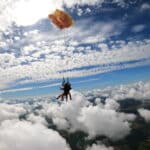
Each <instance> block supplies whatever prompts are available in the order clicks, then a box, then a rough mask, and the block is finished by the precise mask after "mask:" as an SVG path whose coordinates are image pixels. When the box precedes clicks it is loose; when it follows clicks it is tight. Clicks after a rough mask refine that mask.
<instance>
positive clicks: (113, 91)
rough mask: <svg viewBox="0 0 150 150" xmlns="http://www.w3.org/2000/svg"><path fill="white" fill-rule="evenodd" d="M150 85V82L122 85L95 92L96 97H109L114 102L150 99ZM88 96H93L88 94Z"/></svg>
mask: <svg viewBox="0 0 150 150" xmlns="http://www.w3.org/2000/svg"><path fill="white" fill-rule="evenodd" d="M149 89H150V83H149V82H142V81H139V82H136V83H132V84H126V85H120V86H115V87H107V88H105V89H97V90H94V91H93V93H94V95H97V96H98V97H103V96H104V97H107V98H110V99H113V100H123V99H126V98H134V99H137V100H143V99H149V97H150V92H149ZM86 94H91V95H93V94H92V92H90V91H89V92H87V93H86Z"/></svg>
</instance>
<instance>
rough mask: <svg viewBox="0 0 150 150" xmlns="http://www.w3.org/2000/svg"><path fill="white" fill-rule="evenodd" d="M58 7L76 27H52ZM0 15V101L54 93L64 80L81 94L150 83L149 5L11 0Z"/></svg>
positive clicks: (144, 0)
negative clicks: (8, 98) (115, 86)
mask: <svg viewBox="0 0 150 150" xmlns="http://www.w3.org/2000/svg"><path fill="white" fill-rule="evenodd" d="M56 8H59V9H63V10H65V11H67V12H68V13H70V15H72V17H73V18H74V21H75V23H74V26H72V27H70V28H68V29H65V30H59V29H58V28H57V27H55V26H54V25H53V24H52V23H51V21H50V20H49V19H48V18H47V16H48V14H49V13H52V12H53V11H54V10H55V9H56ZM0 10H3V11H1V12H0V21H1V22H2V24H1V25H0V72H1V74H0V83H1V84H0V97H5V98H7V97H18V96H19V97H22V96H38V95H39V96H40V95H48V94H55V93H56V94H58V93H59V92H60V91H59V85H60V84H61V79H62V77H69V78H70V81H71V82H72V86H73V88H74V89H75V90H80V91H83V90H90V89H94V88H104V87H107V86H114V85H120V84H130V83H132V82H138V81H146V82H147V81H149V79H150V50H149V47H150V28H149V27H150V21H149V20H150V13H148V12H149V11H150V1H149V0H131V1H128V2H127V1H126V0H120V1H117V0H87V1H79V0H70V1H69V2H68V1H67V0H64V1H62V0H57V2H54V1H53V2H52V1H51V0H44V1H43V0H38V1H36V0H29V1H25V0H14V1H12V0H10V1H3V2H2V3H1V4H0ZM6 16H7V17H6Z"/></svg>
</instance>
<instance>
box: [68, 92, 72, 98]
mask: <svg viewBox="0 0 150 150" xmlns="http://www.w3.org/2000/svg"><path fill="white" fill-rule="evenodd" d="M68 94H69V98H70V100H72V97H71V93H70V92H69V93H68Z"/></svg>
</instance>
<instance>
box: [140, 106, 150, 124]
mask: <svg viewBox="0 0 150 150" xmlns="http://www.w3.org/2000/svg"><path fill="white" fill-rule="evenodd" d="M138 112H139V114H140V115H141V117H143V118H144V119H145V120H146V121H147V122H150V110H147V109H144V108H141V109H139V110H138Z"/></svg>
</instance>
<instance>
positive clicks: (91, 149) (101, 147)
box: [86, 144, 113, 150]
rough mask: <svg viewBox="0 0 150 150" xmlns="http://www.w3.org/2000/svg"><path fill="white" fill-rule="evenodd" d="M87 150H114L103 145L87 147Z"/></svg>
mask: <svg viewBox="0 0 150 150" xmlns="http://www.w3.org/2000/svg"><path fill="white" fill-rule="evenodd" d="M86 150H113V147H106V146H105V145H103V144H93V145H92V146H91V147H87V149H86Z"/></svg>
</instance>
